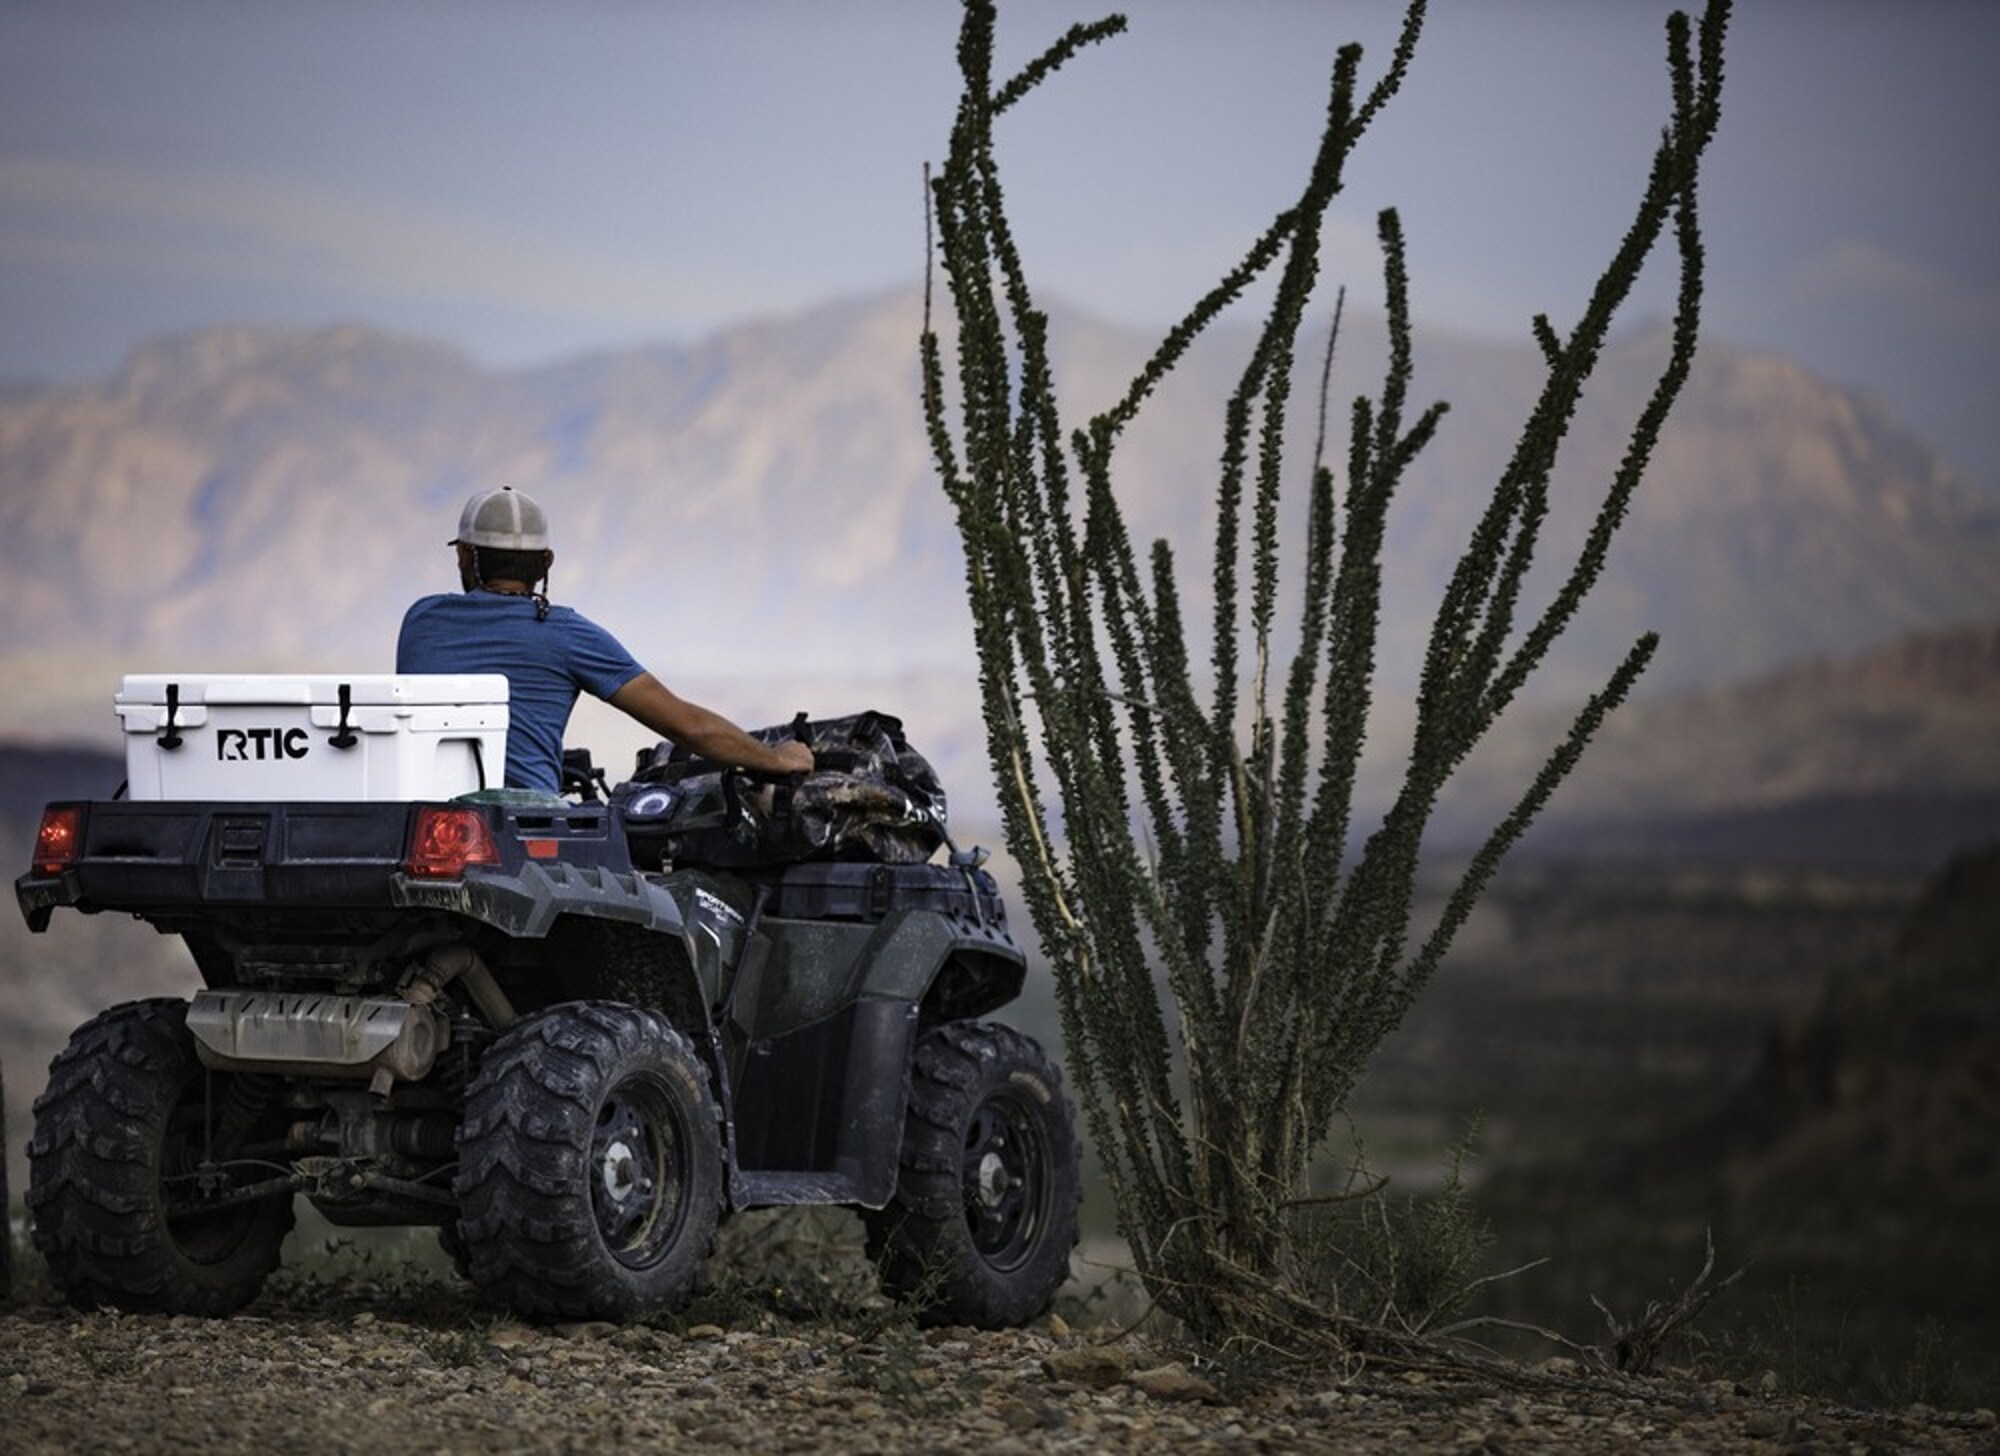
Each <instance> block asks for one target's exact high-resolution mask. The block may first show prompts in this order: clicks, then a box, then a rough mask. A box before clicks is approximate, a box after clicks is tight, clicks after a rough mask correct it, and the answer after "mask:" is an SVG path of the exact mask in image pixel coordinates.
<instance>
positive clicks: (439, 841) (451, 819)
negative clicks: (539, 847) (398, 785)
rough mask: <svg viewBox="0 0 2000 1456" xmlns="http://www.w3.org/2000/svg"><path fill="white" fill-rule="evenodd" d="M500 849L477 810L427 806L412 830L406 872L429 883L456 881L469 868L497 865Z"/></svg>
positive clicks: (419, 813) (418, 815)
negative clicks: (431, 881) (469, 866)
mask: <svg viewBox="0 0 2000 1456" xmlns="http://www.w3.org/2000/svg"><path fill="white" fill-rule="evenodd" d="M498 863H500V846H499V845H497V844H495V843H494V842H493V831H492V830H491V829H489V828H488V827H487V825H486V816H485V815H484V814H481V813H480V812H479V811H478V810H477V809H460V808H454V807H451V806H449V805H443V804H427V805H425V806H424V807H423V808H421V809H419V810H417V818H416V823H415V824H413V825H412V826H411V827H410V857H409V858H408V859H407V860H405V861H403V868H404V869H406V870H408V871H409V872H410V873H411V874H413V875H419V876H421V877H422V878H424V879H427V880H455V879H458V878H459V877H460V876H461V875H463V874H464V873H465V870H466V866H467V865H497V864H498Z"/></svg>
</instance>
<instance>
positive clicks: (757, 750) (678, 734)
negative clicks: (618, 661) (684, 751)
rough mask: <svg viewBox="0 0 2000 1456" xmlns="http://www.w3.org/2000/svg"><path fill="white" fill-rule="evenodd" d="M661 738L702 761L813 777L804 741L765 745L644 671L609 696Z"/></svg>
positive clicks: (619, 708)
mask: <svg viewBox="0 0 2000 1456" xmlns="http://www.w3.org/2000/svg"><path fill="white" fill-rule="evenodd" d="M610 702H611V706H612V707H614V708H617V709H618V710H620V711H621V712H624V713H628V714H630V715H631V716H632V717H634V718H636V719H637V720H638V721H639V722H641V723H643V724H645V725H646V726H647V727H648V728H650V729H652V730H653V731H654V732H655V733H657V734H659V735H660V736H661V737H662V738H671V739H673V741H674V742H675V743H677V744H685V745H686V746H687V747H689V748H691V749H693V750H694V751H695V752H696V753H698V754H700V755H701V756H702V757H703V758H706V759H710V760H712V761H714V762H716V763H722V764H730V765H732V766H734V767H736V768H747V769H750V770H752V771H754V772H756V773H773V774H789V773H809V772H811V771H812V766H813V755H812V750H811V749H810V748H808V747H806V746H805V744H803V743H780V744H778V745H776V746H775V747H774V746H772V745H770V744H765V743H760V742H758V741H757V740H756V739H755V738H752V737H751V736H750V735H749V734H748V733H745V732H744V731H743V730H742V729H741V728H738V727H737V726H736V725H735V724H734V723H732V722H730V721H729V720H728V719H727V718H725V717H723V716H722V715H721V714H720V713H715V712H711V711H709V710H708V709H707V708H704V707H702V706H701V705H700V704H698V703H690V702H689V701H688V700H687V699H686V698H680V697H676V696H674V694H673V693H671V692H669V691H668V690H667V685H666V684H665V683H663V682H661V681H660V680H659V679H658V678H656V677H654V676H653V675H652V674H651V673H650V672H642V673H640V674H639V675H638V676H637V677H635V678H633V679H632V681H630V682H628V683H626V684H625V686H624V687H622V688H620V689H619V690H618V691H617V692H615V693H613V694H612V695H611V698H610Z"/></svg>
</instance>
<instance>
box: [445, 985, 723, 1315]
mask: <svg viewBox="0 0 2000 1456" xmlns="http://www.w3.org/2000/svg"><path fill="white" fill-rule="evenodd" d="M458 1160H459V1161H458V1178H457V1183H456V1193H457V1197H458V1209H459V1215H458V1228H457V1233H458V1235H459V1237H460V1238H461V1239H462V1240H463V1243H464V1248H465V1253H466V1258H467V1263H468V1266H469V1268H468V1272H469V1273H470V1276H471V1278H472V1282H473V1283H474V1284H476V1285H477V1286H478V1287H479V1290H480V1293H481V1295H482V1296H483V1297H484V1298H485V1299H486V1300H487V1301H488V1302H489V1303H492V1304H496V1305H499V1306H501V1307H503V1308H506V1309H510V1310H512V1311H514V1312H515V1313H517V1314H521V1315H526V1316H528V1317H530V1318H541V1319H629V1318H632V1317H634V1316H637V1315H641V1314H645V1313H647V1312H649V1311H652V1310H657V1309H661V1308H670V1307H672V1306H674V1305H676V1304H678V1303H680V1302H681V1301H682V1300H684V1299H685V1298H686V1297H687V1295H688V1293H689V1292H690V1290H691V1289H692V1288H693V1286H694V1282H695V1276H696V1274H697V1273H698V1272H699V1270H700V1268H701V1264H702V1261H703V1260H704V1259H705V1258H707V1257H708V1253H709V1249H710V1247H711V1245H712V1244H713V1242H714V1235H715V1223H716V1218H717V1214H718V1210H719V1207H720V1204H721V1201H722V1151H721V1145H720V1118H719V1116H718V1114H717V1111H716V1105H715V1100H714V1098H713V1097H712V1096H711V1095H710V1094H709V1090H708V1074H707V1071H706V1069H705V1068H704V1067H703V1066H702V1064H701V1062H700V1060H699V1059H697V1058H696V1056H695V1054H694V1051H693V1049H692V1048H691V1047H690V1046H689V1044H688V1042H687V1040H686V1039H685V1038H684V1037H682V1036H681V1035H680V1033H679V1032H677V1031H675V1030H674V1029H673V1027H672V1026H671V1025H670V1024H669V1023H668V1021H667V1019H666V1018H665V1017H664V1016H661V1015H660V1014H659V1013H657V1012H654V1011H644V1010H640V1009H638V1008H636V1007H631V1006H625V1005H620V1004H618V1003H616V1002H610V1001H576V1002H570V1003H568V1004H565V1005H561V1006H554V1007H550V1008H549V1009H548V1010H546V1011H541V1012H538V1013H536V1014H535V1015H533V1016H530V1017H527V1018H524V1019H523V1020H521V1021H519V1022H517V1023H516V1024H515V1025H514V1026H513V1027H511V1028H509V1030H508V1031H507V1032H506V1034H505V1035H503V1036H502V1037H500V1039H499V1040H497V1041H496V1042H494V1043H493V1046H492V1047H491V1049H490V1050H488V1052H487V1053H486V1056H485V1058H484V1059H483V1060H482V1062H481V1063H480V1067H479V1071H478V1073H477V1074H476V1075H475V1076H474V1077H473V1080H472V1084H471V1086H470V1087H469V1088H468V1089H467V1091H466V1100H465V1120H464V1123H463V1125H462V1126H461V1128H460V1131H459V1141H458Z"/></svg>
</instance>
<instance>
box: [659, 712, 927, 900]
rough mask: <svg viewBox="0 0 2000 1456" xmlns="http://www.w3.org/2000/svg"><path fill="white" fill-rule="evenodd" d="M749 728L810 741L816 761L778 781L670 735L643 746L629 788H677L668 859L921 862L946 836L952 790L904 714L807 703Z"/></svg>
mask: <svg viewBox="0 0 2000 1456" xmlns="http://www.w3.org/2000/svg"><path fill="white" fill-rule="evenodd" d="M750 736H751V737H753V738H756V739H758V740H759V741H760V742H764V743H772V744H776V743H784V742H788V741H792V740H798V741H800V742H804V743H806V744H807V745H809V746H810V747H811V748H812V751H813V757H814V767H813V771H812V772H811V773H809V774H804V775H800V776H797V777H795V778H793V779H790V780H786V781H783V782H778V783H771V782H765V781H757V780H749V779H746V778H745V777H744V776H743V775H740V774H737V773H732V772H726V771H725V770H723V769H722V768H720V767H719V766H717V765H716V764H714V763H710V762H708V761H707V760H705V759H700V758H696V757H695V756H694V755H693V754H692V753H691V752H689V751H688V750H687V749H684V748H679V747H676V746H675V745H673V744H670V743H662V744H660V746H659V747H658V748H656V749H654V750H653V751H652V754H651V755H650V757H646V756H643V755H642V761H641V763H640V765H639V767H638V769H637V771H636V772H635V773H634V775H633V785H632V786H631V787H632V788H633V789H634V791H635V792H633V793H629V794H626V795H625V798H626V802H627V804H628V806H641V799H642V797H643V796H642V795H641V794H640V793H638V792H636V791H637V790H638V788H639V786H654V787H659V786H669V787H672V788H673V789H674V791H675V792H674V795H673V797H672V803H671V814H670V820H671V822H670V825H669V833H668V835H667V838H666V842H665V843H664V844H663V845H662V851H663V854H664V857H665V858H668V859H671V860H673V861H674V862H676V863H682V864H705V865H713V866H715V867H717V868H720V869H744V868H750V867H754V866H759V865H779V864H795V863H798V862H800V861H803V860H823V859H845V860H873V861H876V862H878V863H882V864H922V863H923V862H924V861H926V860H928V859H929V858H930V857H931V856H932V855H933V854H935V853H936V852H937V850H938V848H939V847H940V846H941V845H943V843H944V842H945V807H946V804H945V793H944V788H943V786H942V785H940V784H939V783H938V778H937V773H936V771H935V770H933V769H932V768H931V766H930V763H929V762H928V761H927V760H926V759H925V758H924V756H923V755H922V754H921V753H919V752H917V751H916V749H914V748H912V747H911V746H910V741H909V739H907V738H905V737H904V736H903V724H902V720H901V719H899V718H895V717H892V716H890V715H889V714H887V713H880V712H875V711H872V710H871V711H869V712H865V713H854V714H850V715H848V716H846V717H843V718H817V719H815V718H808V717H806V715H805V714H803V713H801V714H799V716H798V717H797V718H794V719H793V720H792V721H791V722H790V723H788V724H784V725H781V726H775V727H770V728H757V729H753V730H751V734H750ZM659 808H660V809H661V810H667V809H668V808H669V805H668V804H666V803H664V802H663V803H661V804H660V805H659ZM632 822H633V821H632V818H631V817H630V814H629V812H628V825H630V824H631V823H632Z"/></svg>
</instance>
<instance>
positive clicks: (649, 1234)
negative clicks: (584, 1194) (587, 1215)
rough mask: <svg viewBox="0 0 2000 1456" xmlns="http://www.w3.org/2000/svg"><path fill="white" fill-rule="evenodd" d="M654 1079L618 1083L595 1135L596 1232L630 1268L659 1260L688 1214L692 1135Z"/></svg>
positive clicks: (592, 1198)
mask: <svg viewBox="0 0 2000 1456" xmlns="http://www.w3.org/2000/svg"><path fill="white" fill-rule="evenodd" d="M685 1134H686V1130H685V1129H684V1128H682V1127H681V1126H680V1123H679V1120H678V1119H677V1118H676V1116H675V1114H674V1110H673V1103H672V1100H671V1099H670V1098H669V1097H668V1096H667V1093H666V1089H665V1088H664V1087H663V1086H662V1085H661V1084H660V1083H659V1082H658V1081H657V1079H654V1078H651V1077H634V1078H631V1079H629V1080H627V1081H625V1082H622V1083H620V1084H619V1085H618V1086H617V1087H615V1088H614V1089H613V1090H612V1092H611V1095H610V1096H608V1097H606V1098H605V1099H604V1102H603V1104H602V1105H601V1106H600V1107H599V1108H598V1111H597V1126H596V1128H595V1129H594V1130H593V1132H592V1134H591V1140H590V1205H591V1213H592V1215H593V1216H594V1218H595V1220H596V1223H597V1232H598V1235H599V1236H600V1237H601V1238H602V1239H603V1240H604V1247H605V1248H606V1249H607V1250H609V1251H610V1253H611V1256H612V1257H613V1258H614V1259H616V1260H617V1261H618V1262H619V1263H621V1264H623V1265H625V1266H626V1267H628V1268H633V1269H641V1268H645V1267H646V1266H647V1265H650V1264H653V1263H656V1262H657V1261H658V1260H659V1259H660V1258H661V1257H662V1256H663V1255H664V1254H665V1253H666V1252H667V1250H669V1249H670V1248H672V1247H673V1245H674V1240H675V1239H676V1238H677V1237H678V1236H679V1233H680V1228H681V1224H682V1223H683V1222H684V1220H685V1218H686V1207H685V1189H686V1186H687V1138H686V1135H685Z"/></svg>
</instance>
